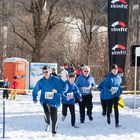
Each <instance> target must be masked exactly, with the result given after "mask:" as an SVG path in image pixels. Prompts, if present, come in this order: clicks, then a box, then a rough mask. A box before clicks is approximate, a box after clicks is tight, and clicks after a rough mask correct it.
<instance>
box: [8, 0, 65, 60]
mask: <svg viewBox="0 0 140 140" xmlns="http://www.w3.org/2000/svg"><path fill="white" fill-rule="evenodd" d="M16 4H17V5H18V9H17V11H16V13H17V14H16V16H15V17H14V18H13V17H12V18H9V19H10V23H11V25H12V27H13V32H14V33H15V34H16V35H18V36H19V37H20V38H21V39H22V40H24V42H26V43H27V44H28V51H29V52H30V53H31V54H32V60H31V61H34V62H36V61H40V60H41V58H42V56H43V53H44V51H43V49H44V47H46V46H43V42H44V40H45V39H46V37H47V35H48V34H49V33H50V31H52V30H53V28H54V27H55V26H57V25H58V24H60V23H61V22H63V19H64V16H63V14H62V13H63V12H64V11H63V9H64V7H65V4H63V3H61V0H51V1H50V0H29V1H26V0H20V1H16ZM19 6H20V8H21V9H22V10H26V11H24V12H22V13H21V9H19ZM19 10H20V11H19ZM15 22H18V23H16V24H15ZM19 23H20V24H21V25H22V26H23V27H24V28H23V29H22V30H21V25H20V24H19ZM17 25H19V26H17ZM24 30H26V34H24Z"/></svg>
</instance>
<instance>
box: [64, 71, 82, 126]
mask: <svg viewBox="0 0 140 140" xmlns="http://www.w3.org/2000/svg"><path fill="white" fill-rule="evenodd" d="M74 82H75V74H74V73H71V74H70V75H69V80H67V81H66V84H67V85H68V90H67V92H65V93H64V94H63V96H62V121H64V120H65V118H66V116H67V108H69V110H70V114H71V125H72V127H74V128H78V127H77V126H76V125H75V118H76V117H75V97H77V99H78V100H79V101H82V95H81V94H80V92H79V89H78V87H77V86H76V84H75V83H74Z"/></svg>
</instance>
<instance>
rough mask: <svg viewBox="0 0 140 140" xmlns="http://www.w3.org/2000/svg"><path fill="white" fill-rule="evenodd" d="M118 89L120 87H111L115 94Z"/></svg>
mask: <svg viewBox="0 0 140 140" xmlns="http://www.w3.org/2000/svg"><path fill="white" fill-rule="evenodd" d="M117 91H118V87H112V88H111V94H112V95H114V94H115V93H116V92H117Z"/></svg>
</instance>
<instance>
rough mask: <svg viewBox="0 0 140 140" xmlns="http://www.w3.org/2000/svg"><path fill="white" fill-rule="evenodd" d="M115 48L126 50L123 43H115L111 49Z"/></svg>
mask: <svg viewBox="0 0 140 140" xmlns="http://www.w3.org/2000/svg"><path fill="white" fill-rule="evenodd" d="M116 49H121V50H126V47H125V46H123V45H115V46H114V47H113V48H112V50H116Z"/></svg>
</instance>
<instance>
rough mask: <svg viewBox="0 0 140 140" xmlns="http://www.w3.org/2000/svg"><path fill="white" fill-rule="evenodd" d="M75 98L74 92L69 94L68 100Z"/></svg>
mask: <svg viewBox="0 0 140 140" xmlns="http://www.w3.org/2000/svg"><path fill="white" fill-rule="evenodd" d="M73 97H74V95H73V92H70V93H67V100H70V99H72V98H73Z"/></svg>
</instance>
